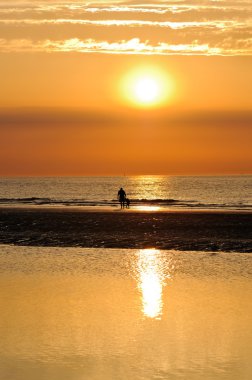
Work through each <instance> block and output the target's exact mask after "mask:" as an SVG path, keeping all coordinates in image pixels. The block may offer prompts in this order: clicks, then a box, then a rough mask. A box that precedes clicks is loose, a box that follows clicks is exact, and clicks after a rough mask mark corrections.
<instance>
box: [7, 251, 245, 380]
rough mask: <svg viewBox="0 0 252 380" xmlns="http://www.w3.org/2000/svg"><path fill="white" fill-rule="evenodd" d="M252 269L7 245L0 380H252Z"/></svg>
mask: <svg viewBox="0 0 252 380" xmlns="http://www.w3.org/2000/svg"><path fill="white" fill-rule="evenodd" d="M251 260H252V258H251V255H249V254H244V253H243V254H239V253H232V254H229V253H224V252H220V253H218V254H214V253H206V252H176V251H159V250H155V249H143V250H122V249H77V248H48V247H47V248H45V247H44V248H43V247H13V246H0V271H1V276H0V287H1V298H0V307H1V314H0V335H1V340H0V378H1V380H9V379H11V380H34V379H36V380H129V379H133V380H156V379H159V380H168V379H171V380H181V379H184V380H202V379H205V380H238V379H239V380H250V379H251V378H252V362H251V354H252V343H251V342H252V339H251V337H252V336H251V335H252V334H251V332H252V329H251V317H252V307H251V296H252V286H251V269H252V261H251Z"/></svg>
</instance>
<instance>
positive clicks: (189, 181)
mask: <svg viewBox="0 0 252 380" xmlns="http://www.w3.org/2000/svg"><path fill="white" fill-rule="evenodd" d="M120 187H123V188H124V189H125V191H126V193H127V196H128V198H129V199H130V201H131V208H133V209H134V208H135V209H138V208H140V209H141V208H143V207H144V208H147V209H148V208H149V209H150V210H151V209H152V208H153V209H155V210H157V209H159V208H165V209H174V210H175V209H207V210H208V209H213V210H216V209H217V210H218V209H222V210H252V175H241V176H153V175H151V176H124V177H16V178H14V177H9V178H4V177H2V178H0V205H9V206H10V205H13V206H14V205H15V206H16V205H33V206H78V207H93V208H97V207H99V208H103V207H105V208H108V207H109V208H115V207H118V200H117V192H118V190H119V188H120Z"/></svg>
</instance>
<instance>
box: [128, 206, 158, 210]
mask: <svg viewBox="0 0 252 380" xmlns="http://www.w3.org/2000/svg"><path fill="white" fill-rule="evenodd" d="M134 208H135V209H136V210H139V211H159V210H160V209H161V207H160V206H135V207H134Z"/></svg>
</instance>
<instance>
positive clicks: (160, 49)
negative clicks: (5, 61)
mask: <svg viewBox="0 0 252 380" xmlns="http://www.w3.org/2000/svg"><path fill="white" fill-rule="evenodd" d="M251 51H252V38H250V39H247V40H245V41H244V40H241V41H236V45H235V47H233V45H232V40H231V39H227V40H225V41H224V42H223V44H222V45H221V44H220V45H215V46H210V45H209V44H199V43H198V41H197V40H196V41H194V42H193V43H191V44H168V43H166V42H159V43H157V44H156V45H152V44H150V43H149V42H148V41H141V40H140V39H139V38H132V39H130V40H119V41H114V42H108V41H96V40H94V39H85V40H80V39H78V38H72V39H68V40H49V39H48V40H41V41H36V42H34V41H32V40H28V39H16V40H4V39H0V52H4V53H13V52H14V53H18V52H47V53H53V52H61V53H67V52H75V53H106V54H148V55H250V54H251Z"/></svg>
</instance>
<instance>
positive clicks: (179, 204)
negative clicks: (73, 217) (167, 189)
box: [0, 197, 252, 210]
mask: <svg viewBox="0 0 252 380" xmlns="http://www.w3.org/2000/svg"><path fill="white" fill-rule="evenodd" d="M0 205H3V206H18V205H20V206H21V205H32V206H82V207H95V206H96V207H117V206H118V200H116V199H112V200H85V199H53V198H38V197H27V198H0ZM130 206H131V207H132V208H134V207H136V208H137V207H141V206H156V207H160V208H187V209H227V210H228V209H229V210H252V204H248V203H243V202H239V203H204V202H200V201H197V200H181V199H180V200H178V199H131V200H130Z"/></svg>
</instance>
